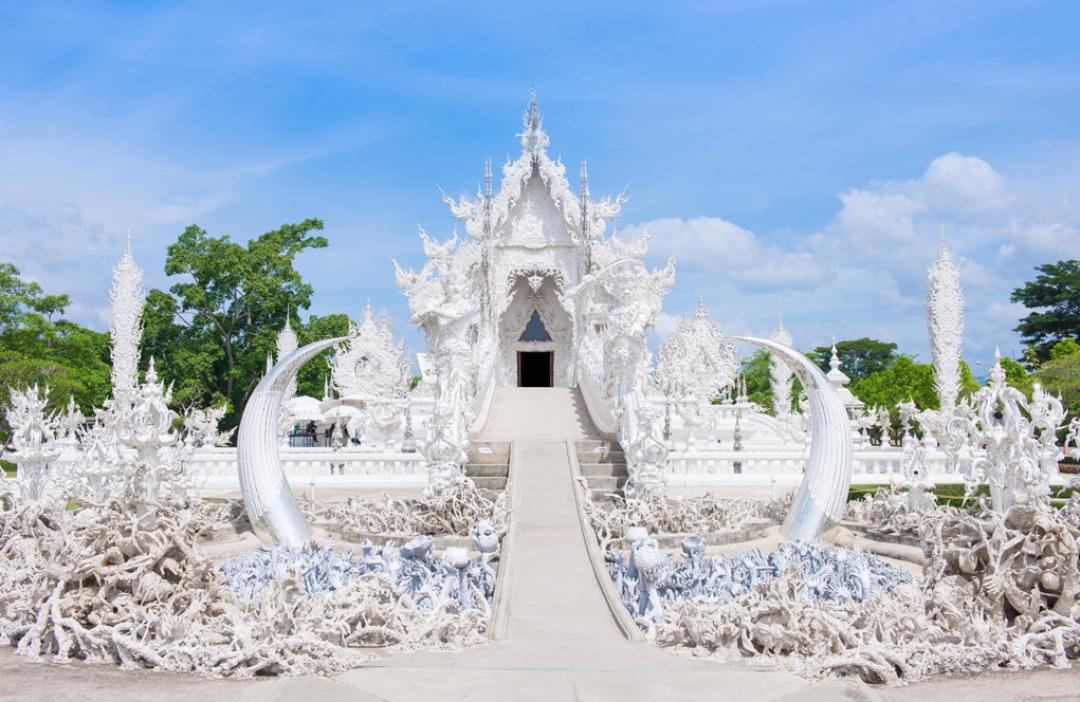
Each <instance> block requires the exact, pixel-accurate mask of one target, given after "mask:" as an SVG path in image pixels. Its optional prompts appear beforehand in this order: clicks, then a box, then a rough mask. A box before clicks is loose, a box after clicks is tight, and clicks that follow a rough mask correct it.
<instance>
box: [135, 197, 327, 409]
mask: <svg viewBox="0 0 1080 702" xmlns="http://www.w3.org/2000/svg"><path fill="white" fill-rule="evenodd" d="M322 227H323V223H322V222H321V221H320V220H318V219H307V220H304V221H303V222H301V223H299V224H285V225H282V226H281V227H279V228H278V229H274V230H272V231H269V232H266V233H265V234H262V235H261V236H259V237H257V238H255V239H252V240H251V241H249V242H248V243H247V245H246V246H245V245H242V244H239V243H237V242H234V241H232V239H230V238H229V237H228V236H221V237H212V236H210V235H209V234H207V232H206V231H205V230H203V229H201V228H199V227H197V226H194V225H192V226H190V227H188V228H187V229H185V230H184V232H183V233H182V234H181V235H180V236H179V237H178V238H177V240H176V242H175V243H173V244H171V245H170V246H169V248H168V252H167V254H166V258H165V273H167V274H168V275H170V276H178V277H179V278H180V280H179V282H177V283H175V284H174V285H172V287H170V288H169V290H168V292H165V291H162V290H153V291H151V292H150V294H149V295H148V296H147V305H146V308H145V309H144V312H143V317H144V324H145V330H144V334H143V353H144V356H145V355H150V354H154V355H156V356H158V357H159V361H160V363H159V365H158V367H159V368H160V369H161V374H162V376H163V377H164V378H165V379H166V380H168V381H172V382H173V383H175V389H174V393H175V394H174V400H175V401H176V402H177V404H181V405H183V404H197V405H201V406H208V405H211V404H220V403H221V401H222V400H226V401H227V402H228V403H229V408H230V412H229V414H228V415H226V418H225V421H224V423H223V426H226V427H227V426H234V425H236V424H237V423H238V421H239V414H240V411H241V410H242V408H243V406H244V403H245V402H246V401H247V397H248V395H249V394H250V393H251V391H252V390H253V389H254V387H255V385H256V384H257V383H258V381H259V379H260V378H261V377H262V375H263V372H264V370H265V363H266V354H267V353H268V352H270V351H272V350H273V349H274V344H275V340H276V338H277V332H278V330H279V329H280V328H281V325H282V324H283V323H284V320H285V315H286V314H291V313H294V312H295V311H296V310H298V309H306V308H307V307H309V306H310V303H311V294H312V288H311V286H310V285H308V284H307V283H304V281H303V280H302V279H301V276H300V274H299V273H298V272H297V271H296V269H295V268H294V266H293V262H294V260H295V258H296V256H297V255H298V254H300V253H301V252H303V251H305V250H307V249H318V248H324V247H326V245H327V241H326V239H325V238H324V237H322V236H317V235H314V234H313V232H315V231H317V230H321V229H322Z"/></svg>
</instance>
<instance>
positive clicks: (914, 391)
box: [850, 354, 938, 411]
mask: <svg viewBox="0 0 1080 702" xmlns="http://www.w3.org/2000/svg"><path fill="white" fill-rule="evenodd" d="M850 387H851V392H852V393H854V394H855V396H856V397H858V398H859V399H860V400H862V401H863V402H865V403H866V404H867V405H870V406H879V405H880V406H882V407H887V408H889V410H890V411H895V409H896V405H898V404H899V403H901V402H907V401H908V400H911V401H913V402H914V403H915V405H916V406H917V407H918V408H919V409H937V408H938V396H937V391H935V390H934V367H933V366H931V365H930V364H928V363H916V362H915V361H914V360H913V359H912V358H911V357H910V356H905V355H903V354H900V355H898V356H896V358H895V360H893V362H892V363H891V364H889V365H888V366H887V367H886V368H883V369H881V370H879V371H875V372H874V373H871V374H870V375H868V376H866V377H865V378H862V379H860V380H858V381H852V383H851V386H850Z"/></svg>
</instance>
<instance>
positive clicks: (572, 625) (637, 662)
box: [336, 408, 808, 702]
mask: <svg viewBox="0 0 1080 702" xmlns="http://www.w3.org/2000/svg"><path fill="white" fill-rule="evenodd" d="M493 409H494V408H493ZM545 431H547V432H551V427H550V426H549V427H547V428H546V429H545ZM515 449H516V450H517V451H518V452H519V455H518V456H517V462H516V464H515V473H514V476H513V489H514V490H515V491H518V498H517V511H516V513H515V514H514V517H513V525H512V528H513V529H514V530H515V535H514V539H515V544H514V561H513V563H514V565H513V569H512V572H510V573H505V574H503V575H505V576H508V577H509V578H510V592H511V596H510V610H509V616H510V622H509V628H508V632H507V633H508V636H507V638H506V639H505V640H503V641H498V642H495V643H492V644H490V645H488V646H485V647H483V648H478V649H471V650H468V651H464V652H461V653H451V654H447V653H417V654H413V655H407V656H396V657H392V658H388V659H386V660H385V661H383V662H381V663H378V664H375V665H374V666H371V667H365V668H360V669H356V670H352V671H349V672H347V673H344V674H342V675H339V676H337V678H336V680H338V681H339V682H342V683H345V684H347V685H352V686H354V687H355V688H357V689H358V690H362V691H364V692H365V693H368V694H373V695H375V696H376V697H379V698H382V699H387V700H434V699H468V700H545V701H550V702H558V701H559V700H601V699H603V700H626V701H630V700H668V701H674V700H701V699H731V700H741V701H746V702H753V701H754V700H775V699H778V698H781V697H783V696H784V695H787V694H790V693H794V692H797V691H799V690H802V689H804V688H806V687H807V686H808V683H807V682H806V681H805V680H802V679H800V678H797V677H795V676H792V675H787V674H784V673H777V672H773V671H769V670H765V669H756V670H755V669H751V668H748V667H745V666H721V665H718V664H716V663H714V662H712V661H705V660H698V659H693V658H688V657H682V656H676V655H674V654H672V653H670V652H667V651H662V650H659V649H657V648H654V647H652V646H649V645H645V644H640V643H632V642H629V641H627V640H626V639H625V638H623V636H622V634H621V633H620V632H619V630H618V628H617V627H616V625H615V621H614V619H613V618H612V616H611V613H610V612H609V610H608V607H607V603H606V602H605V600H604V598H603V595H602V594H601V592H600V589H599V587H598V585H597V582H596V578H595V576H594V574H593V571H592V568H591V567H590V565H589V560H588V555H587V553H586V551H585V541H584V539H585V536H584V534H583V533H582V529H581V525H580V522H579V520H578V515H577V507H576V505H575V502H574V494H573V487H574V486H573V483H572V481H571V478H570V464H569V459H568V457H567V444H566V442H565V441H563V442H555V441H544V442H532V443H519V444H517V445H516V446H515ZM720 690H723V692H722V694H717V693H719V692H720Z"/></svg>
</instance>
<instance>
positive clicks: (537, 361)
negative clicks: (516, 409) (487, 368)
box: [498, 271, 573, 387]
mask: <svg viewBox="0 0 1080 702" xmlns="http://www.w3.org/2000/svg"><path fill="white" fill-rule="evenodd" d="M511 281H512V282H511ZM508 282H509V283H510V285H509V294H508V298H509V300H508V303H507V307H506V309H505V311H503V313H502V314H501V315H500V316H499V376H498V380H499V384H500V385H502V386H509V387H568V386H569V384H570V362H571V353H572V348H573V345H572V336H573V324H572V323H571V320H570V315H569V313H568V312H567V311H566V308H565V307H563V304H562V300H561V292H562V291H561V288H560V283H561V280H560V279H558V278H556V277H555V276H554V275H551V274H548V273H543V272H536V271H523V272H520V273H515V274H513V277H512V278H511V280H509V281H508Z"/></svg>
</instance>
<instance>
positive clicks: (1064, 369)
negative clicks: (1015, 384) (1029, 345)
mask: <svg viewBox="0 0 1080 702" xmlns="http://www.w3.org/2000/svg"><path fill="white" fill-rule="evenodd" d="M1035 379H1036V380H1038V381H1039V382H1040V383H1041V384H1042V386H1043V389H1045V390H1046V391H1047V392H1049V393H1051V394H1054V395H1060V396H1061V402H1062V404H1063V405H1065V409H1066V410H1068V412H1069V414H1070V415H1071V416H1073V417H1076V416H1080V344H1077V343H1076V341H1075V340H1073V339H1065V340H1063V341H1059V342H1058V343H1057V344H1055V345H1054V346H1053V347H1052V348H1051V349H1050V360H1049V361H1047V362H1046V363H1044V364H1042V366H1041V367H1040V368H1039V370H1038V371H1037V372H1036V373H1035Z"/></svg>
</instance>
